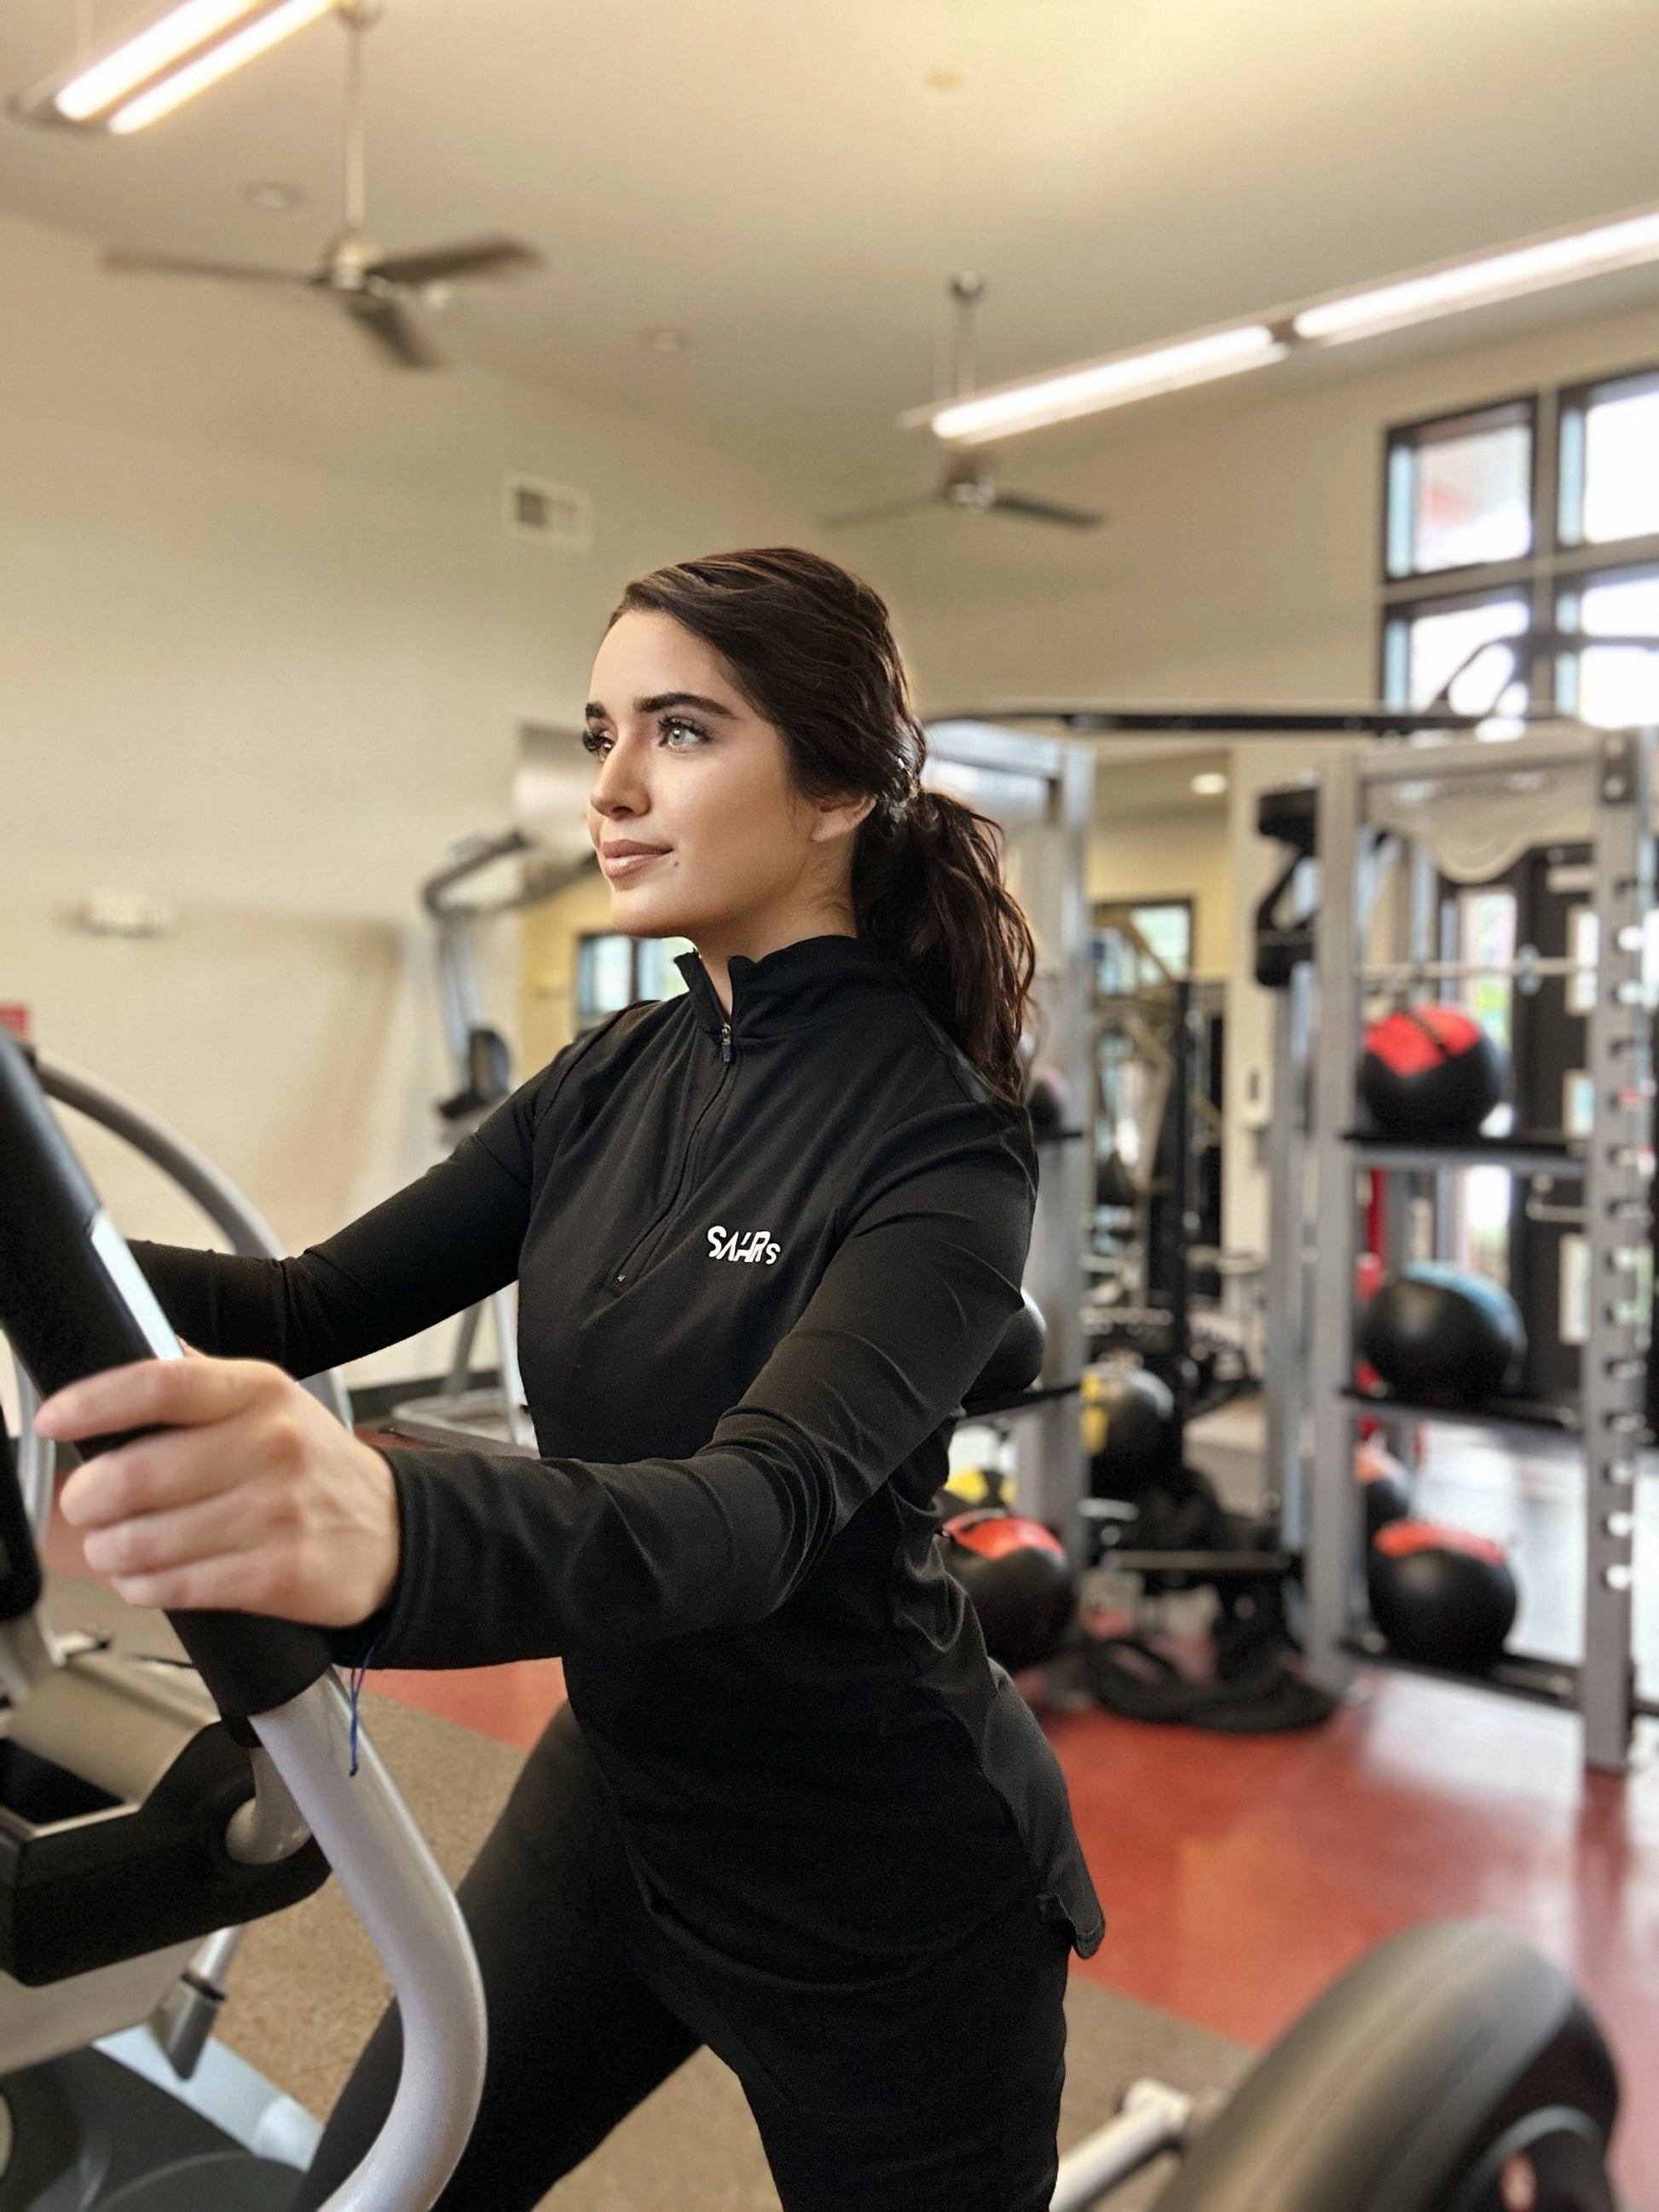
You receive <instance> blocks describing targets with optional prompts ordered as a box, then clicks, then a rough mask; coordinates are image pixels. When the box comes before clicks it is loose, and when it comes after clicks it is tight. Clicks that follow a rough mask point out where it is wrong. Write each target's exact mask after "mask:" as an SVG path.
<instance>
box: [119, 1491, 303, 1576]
mask: <svg viewBox="0 0 1659 2212" xmlns="http://www.w3.org/2000/svg"><path fill="white" fill-rule="evenodd" d="M260 1487H261V1486H259V1485H258V1484H253V1483H244V1484H242V1485H241V1486H240V1487H239V1488H237V1489H236V1490H234V1491H222V1492H220V1493H219V1494H218V1496H216V1497H212V1498H195V1499H193V1500H192V1501H191V1503H190V1504H187V1505H175V1506H173V1507H170V1508H169V1509H168V1510H166V1511H164V1512H157V1513H144V1514H140V1515H138V1516H135V1517H134V1518H132V1519H130V1520H119V1521H112V1522H107V1523H104V1524H102V1525H100V1526H99V1527H96V1528H92V1529H90V1530H89V1531H88V1534H87V1535H86V1537H85V1539H84V1541H83V1542H82V1552H83V1553H84V1555H85V1558H86V1562H87V1565H88V1567H90V1568H91V1570H92V1571H93V1573H94V1574H95V1575H102V1576H105V1577H115V1576H122V1577H131V1576H134V1575H142V1574H150V1573H153V1572H155V1571H157V1570H158V1569H160V1568H162V1567H179V1568H185V1567H190V1566H193V1565H197V1563H198V1562H200V1561H203V1560H205V1559H216V1558H218V1557H219V1556H220V1555H221V1554H222V1553H227V1552H241V1551H249V1550H252V1549H254V1548H256V1547H258V1546H260V1545H261V1544H264V1543H269V1542H270V1541H273V1540H274V1538H275V1537H276V1533H277V1527H276V1524H278V1523H280V1522H282V1520H283V1513H282V1510H281V1507H280V1504H277V1502H276V1501H275V1500H271V1499H266V1498H261V1497H260V1495H259V1490H260ZM290 1517H291V1516H290Z"/></svg>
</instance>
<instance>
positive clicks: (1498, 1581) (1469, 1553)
mask: <svg viewBox="0 0 1659 2212" xmlns="http://www.w3.org/2000/svg"><path fill="white" fill-rule="evenodd" d="M1365 1582H1366V1590H1367V1595H1369V1597H1370V1607H1371V1619H1372V1620H1374V1621H1375V1622H1376V1625H1377V1626H1378V1627H1379V1628H1380V1629H1381V1630H1382V1632H1383V1636H1384V1637H1385V1638H1387V1640H1388V1642H1389V1646H1390V1647H1391V1649H1393V1650H1395V1651H1397V1652H1399V1653H1400V1655H1401V1657H1402V1658H1405V1659H1417V1660H1420V1661H1422V1662H1424V1663H1425V1665H1428V1666H1432V1667H1451V1668H1456V1669H1457V1670H1458V1671H1459V1672H1462V1673H1470V1674H1480V1673H1484V1672H1485V1670H1486V1668H1488V1667H1490V1666H1491V1665H1492V1662H1493V1661H1494V1660H1495V1659H1497V1658H1498V1657H1499V1656H1501V1655H1502V1653H1503V1650H1504V1638H1506V1637H1507V1636H1508V1634H1509V1632H1510V1629H1511V1628H1513V1627H1514V1626H1515V1615H1516V1607H1517V1606H1518V1603H1519V1592H1518V1591H1517V1589H1516V1581H1515V1574H1514V1571H1513V1570H1512V1569H1511V1567H1510V1562H1509V1554H1508V1553H1506V1552H1505V1551H1504V1547H1503V1546H1502V1545H1501V1544H1497V1543H1494V1542H1493V1541H1492V1539H1491V1538H1490V1537H1488V1536H1476V1535H1472V1534H1470V1533H1469V1531H1468V1529H1465V1528H1443V1527H1441V1526H1440V1525H1439V1524H1438V1523H1437V1522H1432V1521H1391V1522H1389V1524H1388V1526H1387V1527H1386V1528H1379V1529H1378V1530H1377V1532H1376V1535H1374V1536H1373V1537H1372V1539H1371V1542H1370V1556H1369V1558H1368V1559H1367V1562H1366V1576H1365Z"/></svg>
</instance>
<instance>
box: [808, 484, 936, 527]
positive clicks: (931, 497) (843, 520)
mask: <svg viewBox="0 0 1659 2212" xmlns="http://www.w3.org/2000/svg"><path fill="white" fill-rule="evenodd" d="M938 505H939V494H938V492H936V491H924V492H919V493H918V494H917V495H915V497H914V498H913V499H890V500H884V501H883V502H882V504H881V505H880V506H879V507H848V508H847V509H846V510H845V511H844V512H843V513H840V514H821V515H820V516H819V517H818V520H819V521H820V522H822V523H823V526H824V528H825V529H826V530H849V529H851V528H852V527H853V526H854V524H855V523H860V522H892V521H894V520H896V519H897V517H898V516H900V515H901V514H920V513H921V511H922V509H923V508H924V507H937V506H938Z"/></svg>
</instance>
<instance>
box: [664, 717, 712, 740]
mask: <svg viewBox="0 0 1659 2212" xmlns="http://www.w3.org/2000/svg"><path fill="white" fill-rule="evenodd" d="M662 733H663V735H664V737H665V738H667V739H668V741H669V742H670V744H678V741H679V740H680V739H681V738H687V739H689V740H690V742H691V743H692V744H701V742H702V738H703V737H704V735H705V732H703V731H702V730H700V729H699V728H698V727H697V725H696V723H695V722H683V721H682V720H680V719H679V717H678V715H677V714H675V715H670V716H669V718H668V719H667V720H665V722H664V723H663V725H662Z"/></svg>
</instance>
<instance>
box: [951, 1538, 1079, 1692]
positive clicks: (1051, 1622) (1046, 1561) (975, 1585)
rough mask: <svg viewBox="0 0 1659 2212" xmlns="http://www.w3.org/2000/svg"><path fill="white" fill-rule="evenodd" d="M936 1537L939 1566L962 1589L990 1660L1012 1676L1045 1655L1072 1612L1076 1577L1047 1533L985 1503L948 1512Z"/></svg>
mask: <svg viewBox="0 0 1659 2212" xmlns="http://www.w3.org/2000/svg"><path fill="white" fill-rule="evenodd" d="M944 1540H945V1565H946V1567H947V1568H949V1570H950V1571H951V1574H952V1575H953V1576H954V1577H955V1578H956V1580H957V1582H959V1583H961V1584H962V1587H963V1589H965V1590H966V1591H967V1593H968V1595H969V1599H970V1601H972V1604H973V1607H974V1611H975V1613H977V1614H978V1615H979V1625H980V1631H981V1634H982V1635H983V1636H984V1638H985V1648H986V1650H987V1651H988V1652H989V1653H990V1655H991V1656H992V1658H993V1659H994V1660H995V1661H996V1662H997V1663H998V1665H999V1666H1002V1667H1006V1668H1007V1669H1008V1671H1009V1673H1010V1674H1017V1673H1018V1670H1019V1669H1020V1668H1022V1667H1035V1666H1036V1665H1037V1664H1038V1663H1039V1662H1041V1661H1042V1660H1044V1659H1046V1658H1048V1656H1049V1655H1050V1653H1051V1652H1053V1651H1054V1650H1055V1649H1056V1647H1057V1646H1058V1644H1059V1643H1060V1638H1061V1637H1062V1636H1064V1635H1065V1633H1066V1630H1067V1628H1069V1627H1070V1626H1071V1623H1072V1616H1073V1613H1075V1612H1076V1610H1077V1578H1076V1577H1075V1576H1074V1575H1073V1571H1072V1563H1071V1561H1070V1560H1069V1559H1067V1558H1066V1547H1065V1546H1064V1544H1062V1543H1061V1542H1060V1539H1059V1537H1058V1536H1056V1535H1055V1534H1054V1532H1053V1530H1052V1529H1048V1528H1044V1527H1043V1526H1042V1522H1039V1521H1026V1520H1024V1519H1022V1518H1021V1517H1020V1516H1019V1515H1018V1514H1017V1513H1004V1512H1001V1511H1000V1510H997V1509H996V1508H995V1507H986V1508H982V1509H981V1510H979V1511H977V1512H969V1513H958V1514H957V1515H955V1516H953V1517H952V1518H951V1520H949V1521H947V1522H945V1529H944Z"/></svg>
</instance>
